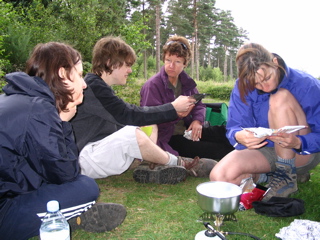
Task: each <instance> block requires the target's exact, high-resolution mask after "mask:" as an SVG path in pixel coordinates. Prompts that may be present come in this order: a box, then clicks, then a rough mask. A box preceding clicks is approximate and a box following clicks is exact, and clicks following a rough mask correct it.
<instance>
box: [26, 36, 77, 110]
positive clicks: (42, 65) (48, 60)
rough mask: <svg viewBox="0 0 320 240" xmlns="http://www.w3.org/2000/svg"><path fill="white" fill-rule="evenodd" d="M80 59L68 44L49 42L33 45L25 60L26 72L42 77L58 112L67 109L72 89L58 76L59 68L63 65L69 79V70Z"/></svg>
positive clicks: (70, 100)
mask: <svg viewBox="0 0 320 240" xmlns="http://www.w3.org/2000/svg"><path fill="white" fill-rule="evenodd" d="M81 59H82V58H81V54H80V53H79V52H78V51H77V50H75V49H74V48H73V47H71V46H70V45H68V44H65V43H59V42H49V43H44V44H42V43H41V44H38V45H37V46H35V48H34V49H33V51H32V53H31V56H30V58H29V60H28V61H27V65H26V73H27V74H28V75H30V76H37V77H40V78H42V79H43V80H44V81H45V82H46V83H47V84H48V85H49V88H50V90H51V91H52V93H53V94H54V96H55V100H56V108H57V109H58V111H59V112H61V111H67V109H66V108H67V105H68V103H69V102H72V101H73V99H72V93H73V89H68V88H67V86H66V84H65V83H64V82H63V79H62V78H61V77H60V76H59V69H60V68H61V67H63V68H64V69H65V70H66V74H67V77H68V79H70V72H71V70H72V69H73V68H74V67H75V65H76V64H77V63H78V62H79V61H81Z"/></svg>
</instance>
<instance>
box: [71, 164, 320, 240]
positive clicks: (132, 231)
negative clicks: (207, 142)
mask: <svg viewBox="0 0 320 240" xmlns="http://www.w3.org/2000/svg"><path fill="white" fill-rule="evenodd" d="M319 171H320V166H318V167H317V168H316V169H314V170H313V171H312V176H311V180H310V181H309V182H307V183H303V184H299V193H298V194H296V195H294V197H296V198H299V199H303V200H304V201H305V213H304V214H303V215H300V216H296V217H285V218H275V217H266V216H262V215H258V214H256V213H255V211H254V210H253V209H250V210H247V211H241V212H240V211H238V212H236V213H235V216H236V217H237V221H236V222H235V221H226V222H224V225H223V226H222V227H221V230H222V231H227V232H242V233H250V234H253V235H255V236H257V237H259V238H260V239H265V240H272V239H278V238H276V237H275V234H276V233H278V232H279V230H280V229H281V228H282V227H285V226H288V225H289V224H290V223H291V222H292V221H293V220H294V219H308V220H313V221H320V202H319V199H318V197H319V189H320V174H319ZM206 181H208V179H206V178H194V177H188V178H187V180H186V181H185V182H182V183H179V184H177V185H157V184H139V183H136V182H135V181H134V180H133V178H132V170H128V171H127V172H125V173H124V174H122V175H120V176H112V177H109V178H106V179H99V180H97V182H98V184H99V186H100V189H101V196H100V198H99V201H101V202H116V203H121V204H123V205H125V206H126V208H127V218H126V219H125V221H124V222H123V224H122V225H120V226H119V227H118V228H116V229H115V230H113V231H111V232H107V233H100V234H95V233H87V232H84V231H81V230H78V231H76V232H73V233H72V239H73V240H86V239H131V240H133V239H159V240H162V239H163V240H165V239H190V240H191V239H194V237H195V235H196V234H197V233H198V232H199V231H202V230H204V227H203V225H202V224H201V223H199V222H197V220H198V219H199V216H200V215H201V214H202V213H203V212H202V210H201V209H200V207H199V206H198V205H197V193H196V186H197V185H198V184H200V183H202V182H206ZM212 224H213V222H212ZM228 239H239V240H241V239H252V238H249V237H246V236H240V235H230V236H228Z"/></svg>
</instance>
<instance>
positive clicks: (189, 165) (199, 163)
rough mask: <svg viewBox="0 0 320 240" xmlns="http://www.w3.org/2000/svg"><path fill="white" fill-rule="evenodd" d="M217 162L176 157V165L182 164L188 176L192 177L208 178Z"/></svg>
mask: <svg viewBox="0 0 320 240" xmlns="http://www.w3.org/2000/svg"><path fill="white" fill-rule="evenodd" d="M217 163H218V162H217V161H215V160H213V159H210V158H199V157H195V158H194V159H192V158H185V157H178V164H182V166H184V167H185V168H186V169H187V171H188V174H189V175H190V176H194V177H209V175H210V172H211V170H212V168H213V167H214V166H215V165H216V164H217Z"/></svg>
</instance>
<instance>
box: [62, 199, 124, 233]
mask: <svg viewBox="0 0 320 240" xmlns="http://www.w3.org/2000/svg"><path fill="white" fill-rule="evenodd" d="M126 215H127V211H126V208H125V207H124V206H123V205H121V204H116V203H96V204H94V205H93V206H92V207H91V208H90V209H89V210H88V211H86V212H84V213H82V214H81V215H80V216H78V217H75V218H72V219H70V220H69V221H68V222H69V225H70V229H71V231H74V230H76V229H83V230H85V231H87V232H98V233H99V232H106V231H111V230H112V229H115V228H116V227H118V226H119V225H120V224H121V223H122V222H123V221H124V219H125V218H126Z"/></svg>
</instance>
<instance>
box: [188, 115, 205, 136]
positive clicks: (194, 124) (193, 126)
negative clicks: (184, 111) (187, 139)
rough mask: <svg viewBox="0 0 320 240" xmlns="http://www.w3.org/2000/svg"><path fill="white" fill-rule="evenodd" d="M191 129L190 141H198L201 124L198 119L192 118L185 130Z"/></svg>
mask: <svg viewBox="0 0 320 240" xmlns="http://www.w3.org/2000/svg"><path fill="white" fill-rule="evenodd" d="M190 130H192V134H191V138H192V141H199V140H200V139H201V137H202V124H201V123H200V121H198V120H194V121H193V122H192V123H191V124H190V126H189V128H188V130H187V131H190Z"/></svg>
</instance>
